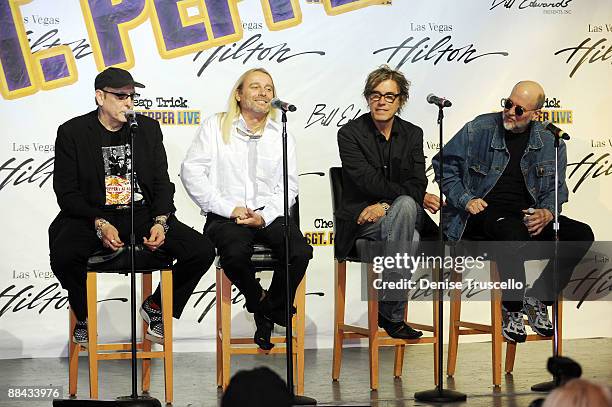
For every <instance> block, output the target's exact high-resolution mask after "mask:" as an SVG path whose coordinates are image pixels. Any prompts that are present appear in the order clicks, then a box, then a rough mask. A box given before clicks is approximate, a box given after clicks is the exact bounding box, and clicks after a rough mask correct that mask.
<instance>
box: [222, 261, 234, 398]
mask: <svg viewBox="0 0 612 407" xmlns="http://www.w3.org/2000/svg"><path fill="white" fill-rule="evenodd" d="M220 272H221V274H222V275H221V280H222V283H221V329H222V331H223V336H222V337H221V355H222V358H223V363H222V366H223V390H225V389H226V388H227V385H228V384H229V381H230V360H231V351H232V350H231V341H230V340H231V336H232V331H231V321H232V308H231V302H232V283H231V281H230V280H229V278H227V276H226V275H225V272H224V271H223V269H221V270H220Z"/></svg>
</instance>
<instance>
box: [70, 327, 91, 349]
mask: <svg viewBox="0 0 612 407" xmlns="http://www.w3.org/2000/svg"><path fill="white" fill-rule="evenodd" d="M72 342H74V343H76V344H77V345H87V343H88V342H89V335H88V334H87V321H77V322H76V325H75V326H74V331H72Z"/></svg>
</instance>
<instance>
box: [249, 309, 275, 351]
mask: <svg viewBox="0 0 612 407" xmlns="http://www.w3.org/2000/svg"><path fill="white" fill-rule="evenodd" d="M253 318H254V319H255V325H256V326H257V329H256V330H255V335H253V341H254V342H255V343H256V344H257V346H259V347H260V348H261V349H262V350H270V349H272V348H273V347H274V344H273V343H272V342H270V335H272V329H273V328H274V322H272V321H270V320H269V319H268V318H266V317H265V316H264V315H263V314H262V313H260V312H255V313H254V314H253Z"/></svg>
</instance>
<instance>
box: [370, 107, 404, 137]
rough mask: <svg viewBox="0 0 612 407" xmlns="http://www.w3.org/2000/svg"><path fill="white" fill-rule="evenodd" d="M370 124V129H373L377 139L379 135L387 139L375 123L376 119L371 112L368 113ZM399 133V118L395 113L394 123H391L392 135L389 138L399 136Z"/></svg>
mask: <svg viewBox="0 0 612 407" xmlns="http://www.w3.org/2000/svg"><path fill="white" fill-rule="evenodd" d="M368 125H369V127H370V129H371V131H372V134H374V137H375V139H378V138H379V137H382V139H384V140H385V141H387V139H386V138H385V136H384V135H383V134H382V133H381V132H380V131H379V130H378V128H377V127H376V125H375V124H374V119H372V115H371V114H368ZM399 134H400V131H399V120H398V116H397V115H395V116H394V118H393V125H391V137H389V140H391V139H392V138H394V137H398V136H399Z"/></svg>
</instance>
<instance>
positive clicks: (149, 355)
mask: <svg viewBox="0 0 612 407" xmlns="http://www.w3.org/2000/svg"><path fill="white" fill-rule="evenodd" d="M163 357H164V352H138V353H137V354H136V359H154V358H163ZM131 358H132V354H131V353H98V360H117V359H131Z"/></svg>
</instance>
